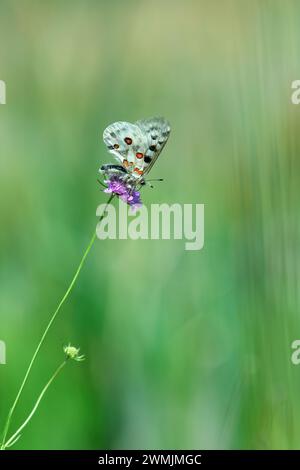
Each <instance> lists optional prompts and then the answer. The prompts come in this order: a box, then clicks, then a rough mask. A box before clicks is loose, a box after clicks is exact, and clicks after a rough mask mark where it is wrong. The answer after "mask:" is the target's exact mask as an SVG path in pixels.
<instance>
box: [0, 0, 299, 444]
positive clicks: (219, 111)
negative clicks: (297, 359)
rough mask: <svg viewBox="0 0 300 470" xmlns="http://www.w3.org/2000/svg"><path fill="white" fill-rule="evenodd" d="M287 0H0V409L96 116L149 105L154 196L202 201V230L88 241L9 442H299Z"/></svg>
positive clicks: (40, 315) (295, 38)
mask: <svg viewBox="0 0 300 470" xmlns="http://www.w3.org/2000/svg"><path fill="white" fill-rule="evenodd" d="M299 14H300V3H299V1H292V0H285V1H282V0H252V1H251V2H249V1H246V0H245V1H244V0H232V1H230V0H223V1H221V0H219V1H217V0H213V1H212V0H201V1H199V0H186V1H184V2H183V1H180V0H164V1H159V0H153V1H146V0H145V1H137V0H127V1H126V2H125V1H121V0H120V1H117V0H114V1H110V2H108V1H104V0H102V1H99V0H98V1H92V0H89V1H77V0H73V1H72V2H70V1H57V0H51V1H50V0H49V1H43V2H40V1H37V0H36V1H33V0H26V1H24V2H20V1H17V0H9V1H5V0H2V1H1V4H0V79H2V80H5V81H6V85H7V104H6V105H5V106H0V157H1V158H0V187H1V198H0V219H1V230H0V239H1V241H0V254H1V266H0V292H1V295H0V319H1V320H0V339H2V340H5V342H6V344H7V365H5V366H4V365H1V366H0V382H1V385H0V386H1V390H0V393H1V397H0V422H1V423H3V422H4V419H5V416H6V413H7V411H8V407H9V405H10V404H11V403H12V400H13V398H14V396H15V394H16V391H17V388H18V386H19V384H20V381H21V379H22V377H23V375H24V371H25V368H26V366H27V365H28V362H29V360H30V358H31V355H32V353H33V351H34V348H35V346H36V344H37V342H38V339H39V337H40V335H41V333H42V331H43V328H44V327H45V325H46V323H47V321H48V319H49V317H50V314H51V312H52V311H53V309H54V308H55V307H56V305H57V302H58V300H59V299H60V298H61V296H62V295H63V293H64V291H65V289H66V287H67V285H68V282H69V281H70V279H71V277H72V275H73V273H74V271H75V269H76V267H77V265H78V262H79V260H80V258H81V255H82V253H83V251H84V248H85V246H86V245H87V243H88V241H89V239H90V237H91V234H92V232H93V230H94V229H95V226H96V217H95V211H96V207H97V206H98V204H100V203H103V202H105V200H106V198H105V195H103V194H102V193H101V191H100V188H99V186H98V184H97V182H96V178H97V171H98V168H99V166H100V164H102V163H103V162H108V161H109V160H110V158H109V156H108V154H107V152H106V149H105V147H104V144H103V143H102V138H101V136H102V131H103V129H104V127H105V126H106V125H108V124H109V123H111V122H112V121H115V120H128V121H135V120H137V119H139V118H143V117H149V116H152V115H163V116H165V117H166V118H167V119H169V121H170V122H171V125H172V134H171V137H170V140H169V143H168V144H167V146H166V147H165V150H164V152H163V154H162V156H161V159H160V160H159V162H157V163H156V165H155V167H154V169H153V170H152V176H153V177H163V178H164V179H165V181H164V183H158V184H157V185H156V187H155V190H151V189H150V188H145V189H144V193H143V199H144V202H145V204H147V205H148V204H150V203H152V202H153V203H161V202H167V203H174V202H180V203H204V204H205V247H204V249H203V250H202V251H198V252H192V251H190V252H189V251H185V250H184V243H183V241H180V240H179V241H178V240H176V241H173V240H170V241H166V240H161V241H150V240H149V241H131V240H121V241H118V240H117V241H99V240H97V241H96V243H95V245H94V247H93V250H92V251H91V253H90V255H89V258H88V259H87V262H86V264H85V266H84V269H83V271H82V273H81V275H80V278H79V282H78V284H77V285H76V287H75V289H74V291H73V293H72V295H71V297H70V299H69V300H68V302H67V303H66V305H65V306H64V308H63V310H62V311H61V314H60V316H59V317H58V319H57V322H56V324H55V325H54V327H53V329H52V331H51V333H50V335H49V337H48V339H47V341H46V343H45V345H44V347H43V349H42V351H41V354H40V356H39V359H38V361H37V363H36V366H35V367H34V369H33V371H32V375H31V377H30V380H29V382H28V386H27V387H26V390H25V392H24V395H23V398H22V401H21V402H20V406H19V407H18V409H17V412H16V415H15V419H14V421H13V425H12V430H14V429H16V426H17V425H18V424H20V423H21V421H22V419H24V417H25V416H26V414H27V413H28V412H29V411H30V410H31V407H32V405H33V403H34V401H35V399H36V397H37V395H38V393H39V391H40V389H41V388H42V386H43V385H44V383H45V382H46V380H47V379H48V377H49V376H50V374H51V373H52V372H53V371H54V369H55V368H56V367H57V365H58V364H59V363H60V361H61V360H62V358H63V354H62V346H63V345H64V344H66V343H67V342H69V341H71V342H72V344H75V345H77V346H80V347H81V350H82V352H83V353H85V354H86V356H87V360H86V361H85V362H84V363H82V364H77V363H70V364H68V367H67V368H66V369H65V370H64V371H63V373H62V375H61V376H60V377H59V378H58V379H57V381H56V382H55V383H54V384H53V386H52V387H51V389H50V390H49V392H48V393H47V395H46V397H45V399H44V401H43V402H42V404H41V406H40V408H39V410H38V412H37V414H36V415H35V417H34V418H33V420H32V422H31V423H30V425H29V426H28V428H27V429H26V430H25V431H24V433H23V436H22V438H21V439H20V440H19V442H18V443H17V444H16V446H15V448H18V449H115V448H120V449H123V448H124V449H125V448H133V449H144V448H148V449H151V448H153V449H166V448H175V449H188V448H203V449H219V448H223V449H224V448H225V449H227V448H231V449H237V448H241V449H253V448H256V449H288V448H289V449H294V448H298V447H299V442H300V427H299V422H300V398H299V388H300V366H299V367H297V366H295V365H293V364H292V363H291V352H292V350H291V343H292V341H293V340H295V339H299V338H300V320H299V311H300V293H299V274H300V272H299V270H300V259H299V258H300V252H299V241H300V231H299V208H300V207H299V206H300V201H299V186H300V173H299V171H300V163H299V162H300V159H299V152H300V133H299V120H300V106H299V107H297V106H295V105H293V104H292V103H291V82H292V81H293V80H295V79H300V54H299V41H300V29H299Z"/></svg>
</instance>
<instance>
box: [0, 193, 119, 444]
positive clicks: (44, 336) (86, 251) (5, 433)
mask: <svg viewBox="0 0 300 470" xmlns="http://www.w3.org/2000/svg"><path fill="white" fill-rule="evenodd" d="M114 196H115V194H114V193H112V194H111V195H110V197H109V199H108V201H107V203H106V206H105V208H104V211H103V214H102V215H101V217H100V218H99V222H101V220H102V219H103V217H104V215H105V212H106V209H107V207H108V205H109V204H110V202H111V201H112V199H113V198H114ZM96 236H97V234H96V231H95V232H94V233H93V236H92V238H91V240H90V242H89V244H88V246H87V248H86V250H85V252H84V254H83V256H82V258H81V261H80V263H79V266H78V268H77V270H76V272H75V274H74V277H73V279H72V281H71V283H70V284H69V287H68V288H67V290H66V292H65V294H64V296H63V297H62V299H61V301H60V302H59V304H58V306H57V308H56V310H55V311H54V313H53V315H52V317H51V319H50V321H49V323H48V325H47V326H46V329H45V331H44V333H43V334H42V337H41V339H40V341H39V343H38V345H37V348H36V350H35V351H34V354H33V356H32V358H31V361H30V363H29V366H28V368H27V371H26V373H25V376H24V379H23V381H22V383H21V386H20V388H19V391H18V393H17V396H16V398H15V401H14V402H13V404H12V407H11V408H10V410H9V413H8V416H7V419H6V423H5V426H4V431H3V437H2V444H1V450H3V446H4V443H5V440H6V437H7V433H8V430H9V426H10V421H11V418H12V416H13V413H14V411H15V409H16V406H17V404H18V402H19V399H20V396H21V394H22V392H23V389H24V387H25V385H26V382H27V379H28V376H29V374H30V372H31V369H32V366H33V364H34V362H35V360H36V358H37V355H38V353H39V351H40V349H41V347H42V345H43V343H44V341H45V338H46V336H47V334H48V332H49V330H50V328H51V326H52V325H53V323H54V321H55V319H56V317H57V315H58V313H59V311H60V309H61V307H62V306H63V304H64V303H65V301H66V300H67V298H68V296H69V294H70V292H71V291H72V289H73V287H74V285H75V283H76V281H77V278H78V276H79V274H80V271H81V269H82V267H83V265H84V262H85V260H86V257H87V255H88V254H89V252H90V250H91V248H92V246H93V244H94V242H95V240H96Z"/></svg>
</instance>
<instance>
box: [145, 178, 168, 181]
mask: <svg viewBox="0 0 300 470" xmlns="http://www.w3.org/2000/svg"><path fill="white" fill-rule="evenodd" d="M163 180H164V179H163V178H155V179H152V180H147V181H148V182H149V181H163Z"/></svg>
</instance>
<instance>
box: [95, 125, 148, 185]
mask: <svg viewBox="0 0 300 470" xmlns="http://www.w3.org/2000/svg"><path fill="white" fill-rule="evenodd" d="M103 140H104V143H105V145H106V146H107V148H108V151H109V152H110V153H111V154H112V155H113V156H114V157H115V158H116V160H117V161H118V162H119V163H121V165H122V166H123V167H124V168H125V169H126V170H127V172H128V173H132V174H133V175H134V176H136V177H137V178H138V177H140V174H139V172H140V171H142V170H143V165H144V155H145V151H146V149H147V141H146V140H145V136H144V133H143V132H142V130H141V129H140V128H139V127H138V126H136V125H135V124H131V123H129V122H122V121H119V122H115V123H113V124H111V125H110V126H108V127H107V128H106V129H105V130H104V133H103Z"/></svg>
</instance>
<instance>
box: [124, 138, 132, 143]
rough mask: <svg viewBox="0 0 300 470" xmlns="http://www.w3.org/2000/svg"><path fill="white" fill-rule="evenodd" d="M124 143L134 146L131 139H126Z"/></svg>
mask: <svg viewBox="0 0 300 470" xmlns="http://www.w3.org/2000/svg"><path fill="white" fill-rule="evenodd" d="M124 141H125V143H126V144H127V145H131V144H132V139H131V138H130V137H125V139H124Z"/></svg>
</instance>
